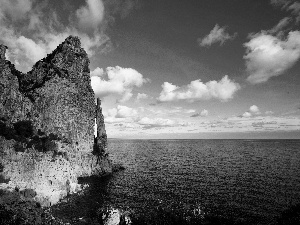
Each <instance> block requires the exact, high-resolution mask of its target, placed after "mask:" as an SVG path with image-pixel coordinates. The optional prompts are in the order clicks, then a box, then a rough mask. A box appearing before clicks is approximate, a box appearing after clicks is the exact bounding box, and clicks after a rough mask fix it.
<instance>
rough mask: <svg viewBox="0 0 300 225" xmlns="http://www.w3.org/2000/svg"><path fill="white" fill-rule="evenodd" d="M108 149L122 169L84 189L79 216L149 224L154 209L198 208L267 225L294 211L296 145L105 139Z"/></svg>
mask: <svg viewBox="0 0 300 225" xmlns="http://www.w3.org/2000/svg"><path fill="white" fill-rule="evenodd" d="M108 149H109V155H110V157H111V159H112V160H113V162H114V163H121V164H122V165H124V167H125V168H126V169H125V170H123V171H119V172H118V173H115V174H114V175H113V176H111V177H108V178H105V179H102V180H101V181H99V182H98V183H97V182H96V183H95V184H94V185H92V189H91V190H90V194H89V198H90V199H89V200H88V201H87V202H88V203H81V204H86V207H85V208H86V209H87V208H89V207H94V208H96V207H97V206H101V205H103V204H110V205H112V206H113V207H118V208H123V209H130V210H132V211H134V212H135V213H136V214H139V215H141V216H143V217H145V218H147V217H149V218H150V217H151V216H149V215H151V214H153V213H155V210H157V207H158V206H159V207H161V208H162V209H165V210H169V211H174V212H175V213H178V212H179V211H182V213H184V211H188V210H191V209H195V208H201V209H203V211H204V212H205V211H207V212H213V213H216V214H218V215H221V216H224V217H227V218H232V219H233V220H234V221H248V223H247V224H272V223H273V222H274V221H275V219H276V217H278V216H279V215H280V214H281V212H282V211H284V210H286V209H288V208H289V207H291V206H292V205H295V204H297V203H300V140H117V139H110V140H109V143H108ZM95 202H96V203H95ZM83 211H84V210H80V211H78V212H76V213H77V215H78V213H83Z"/></svg>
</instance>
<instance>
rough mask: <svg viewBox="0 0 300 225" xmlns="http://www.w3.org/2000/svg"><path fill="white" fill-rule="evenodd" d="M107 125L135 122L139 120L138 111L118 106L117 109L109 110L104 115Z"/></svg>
mask: <svg viewBox="0 0 300 225" xmlns="http://www.w3.org/2000/svg"><path fill="white" fill-rule="evenodd" d="M103 115H104V120H105V123H120V122H131V123H132V122H134V121H135V120H137V119H138V115H139V113H138V110H136V109H133V108H130V107H127V106H124V105H118V106H117V107H116V108H112V109H109V110H108V111H107V113H105V112H104V113H103Z"/></svg>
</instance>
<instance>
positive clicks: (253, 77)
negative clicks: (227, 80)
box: [244, 31, 300, 84]
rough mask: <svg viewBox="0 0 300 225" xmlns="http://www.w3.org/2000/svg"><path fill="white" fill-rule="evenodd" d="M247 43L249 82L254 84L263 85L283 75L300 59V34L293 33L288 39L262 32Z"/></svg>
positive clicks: (290, 33)
mask: <svg viewBox="0 0 300 225" xmlns="http://www.w3.org/2000/svg"><path fill="white" fill-rule="evenodd" d="M250 38H251V39H250V41H249V42H247V43H245V44H244V46H245V47H246V49H247V50H246V54H245V55H244V59H245V60H246V67H247V71H248V72H249V74H250V75H249V76H248V78H247V80H248V81H249V82H250V83H252V84H258V83H263V82H266V81H267V80H269V79H270V78H271V77H274V76H279V75H281V74H283V73H284V72H285V71H286V70H287V69H289V68H291V67H292V66H293V65H294V64H295V63H296V62H297V61H298V60H299V58H300V32H299V31H291V32H289V34H288V36H287V37H286V38H281V37H276V36H273V35H271V34H268V33H267V32H261V33H258V34H255V35H252V36H251V37H250Z"/></svg>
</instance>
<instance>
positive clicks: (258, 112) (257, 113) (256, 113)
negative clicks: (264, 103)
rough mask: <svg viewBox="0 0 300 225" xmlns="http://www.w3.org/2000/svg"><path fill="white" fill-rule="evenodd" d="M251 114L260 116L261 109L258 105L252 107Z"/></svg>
mask: <svg viewBox="0 0 300 225" xmlns="http://www.w3.org/2000/svg"><path fill="white" fill-rule="evenodd" d="M249 112H250V113H252V114H255V115H259V114H260V111H259V108H258V107H257V106H256V105H252V106H250V108H249Z"/></svg>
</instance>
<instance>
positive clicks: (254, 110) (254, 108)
mask: <svg viewBox="0 0 300 225" xmlns="http://www.w3.org/2000/svg"><path fill="white" fill-rule="evenodd" d="M260 114H261V112H260V110H259V108H258V107H257V106H256V105H252V106H250V108H249V110H248V111H247V112H244V114H243V115H242V117H245V118H248V117H251V116H255V115H256V116H257V115H260Z"/></svg>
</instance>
